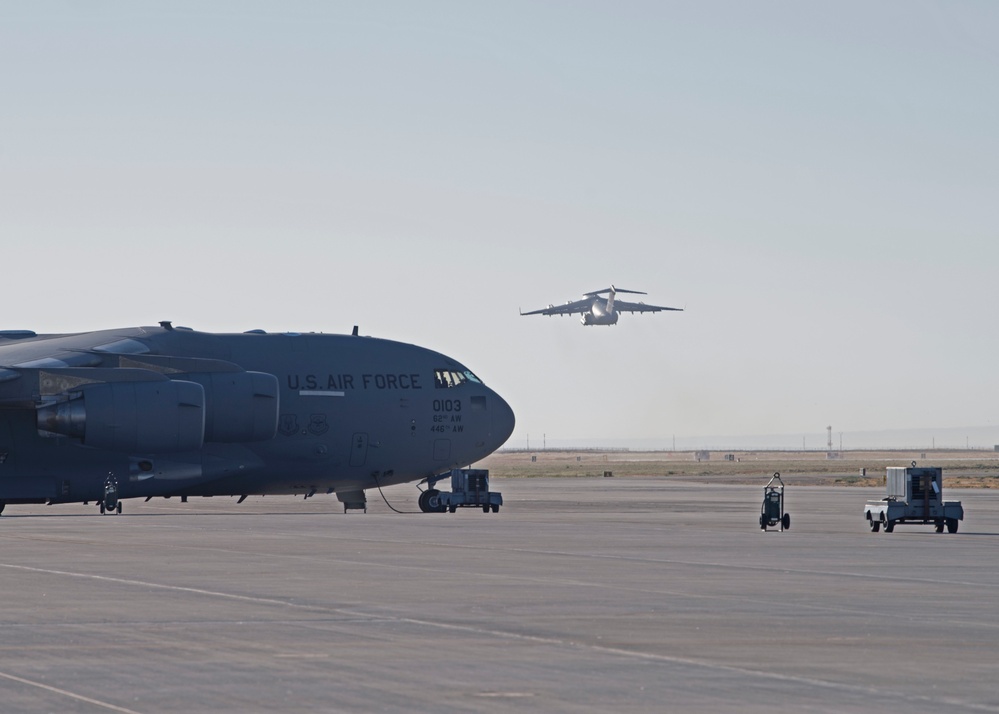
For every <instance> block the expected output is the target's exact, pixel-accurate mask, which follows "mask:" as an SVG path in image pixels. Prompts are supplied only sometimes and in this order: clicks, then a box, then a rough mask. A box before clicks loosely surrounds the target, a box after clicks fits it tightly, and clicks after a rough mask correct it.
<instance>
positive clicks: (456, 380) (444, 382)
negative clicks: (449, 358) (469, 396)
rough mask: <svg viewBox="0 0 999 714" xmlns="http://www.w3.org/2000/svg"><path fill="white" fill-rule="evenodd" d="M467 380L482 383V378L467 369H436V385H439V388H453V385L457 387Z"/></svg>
mask: <svg viewBox="0 0 999 714" xmlns="http://www.w3.org/2000/svg"><path fill="white" fill-rule="evenodd" d="M465 382H474V383H475V384H482V380H480V379H479V378H478V377H476V376H475V375H474V374H472V373H471V372H469V371H468V370H467V369H466V370H462V371H461V372H459V371H458V370H455V369H435V370H434V386H435V387H437V389H451V388H452V387H457V386H459V385H461V384H463V383H465Z"/></svg>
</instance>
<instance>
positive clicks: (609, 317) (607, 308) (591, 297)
mask: <svg viewBox="0 0 999 714" xmlns="http://www.w3.org/2000/svg"><path fill="white" fill-rule="evenodd" d="M618 293H633V294H635V295H647V294H648V293H643V292H641V291H640V290H625V289H624V288H615V287H614V286H613V285H611V286H610V287H609V288H604V289H603V290H594V291H593V292H591V293H583V299H582V300H570V301H568V302H566V303H565V304H564V305H549V306H548V307H546V308H544V309H541V310H531V311H530V312H523V311H522V312H521V313H520V314H521V315H548V316H549V317H551V316H552V315H573V314H575V313H579V314H580V315H582V316H583V317H582V319H581V320H580V322H582V323H583V324H584V325H616V324H617V320H618V317H620V315H621V313H622V312H631V313H635V312H662V311H663V310H674V311H677V312H682V311H683V308H679V307H660V306H658V305H646V304H645V303H644V302H624V301H623V300H616V298H617V294H618ZM602 295H606V296H607V297H601V296H602Z"/></svg>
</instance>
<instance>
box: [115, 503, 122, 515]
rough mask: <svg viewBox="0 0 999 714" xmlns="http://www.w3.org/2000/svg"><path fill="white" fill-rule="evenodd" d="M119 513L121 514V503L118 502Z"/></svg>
mask: <svg viewBox="0 0 999 714" xmlns="http://www.w3.org/2000/svg"><path fill="white" fill-rule="evenodd" d="M116 510H117V511H118V513H119V514H120V513H121V501H118V508H117V509H116Z"/></svg>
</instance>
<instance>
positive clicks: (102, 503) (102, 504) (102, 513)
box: [101, 501, 104, 516]
mask: <svg viewBox="0 0 999 714" xmlns="http://www.w3.org/2000/svg"><path fill="white" fill-rule="evenodd" d="M101 515H102V516H103V515H104V501H101Z"/></svg>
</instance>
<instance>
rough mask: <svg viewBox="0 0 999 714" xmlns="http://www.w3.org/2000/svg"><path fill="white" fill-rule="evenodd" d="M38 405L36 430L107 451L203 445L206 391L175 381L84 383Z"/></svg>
mask: <svg viewBox="0 0 999 714" xmlns="http://www.w3.org/2000/svg"><path fill="white" fill-rule="evenodd" d="M79 393H80V394H79V396H76V397H73V398H71V399H69V400H67V401H63V402H57V403H55V404H49V405H46V406H43V407H39V409H38V429H39V430H40V431H46V432H50V433H53V434H61V435H63V436H72V437H78V438H80V439H82V440H83V443H84V444H85V445H86V446H92V447H94V448H97V449H108V450H110V451H128V452H140V453H167V452H179V451H194V450H197V449H200V448H201V447H202V446H203V445H204V439H205V390H204V388H203V387H202V386H201V385H200V384H196V383H194V382H185V381H180V380H162V381H160V380H157V381H154V382H103V383H99V384H88V385H83V386H82V387H80V389H79Z"/></svg>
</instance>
